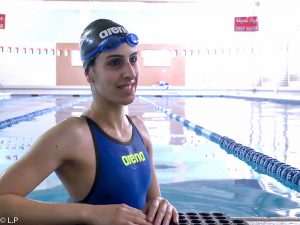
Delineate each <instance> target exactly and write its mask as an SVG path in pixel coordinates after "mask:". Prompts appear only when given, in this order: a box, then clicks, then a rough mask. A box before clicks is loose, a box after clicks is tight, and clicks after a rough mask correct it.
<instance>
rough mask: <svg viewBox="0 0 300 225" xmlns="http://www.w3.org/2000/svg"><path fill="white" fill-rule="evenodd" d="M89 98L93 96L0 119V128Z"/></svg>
mask: <svg viewBox="0 0 300 225" xmlns="http://www.w3.org/2000/svg"><path fill="white" fill-rule="evenodd" d="M89 99H91V98H90V97H88V98H79V99H77V100H75V101H72V102H70V103H66V104H62V105H57V106H53V107H50V108H46V109H42V110H37V111H34V112H31V113H27V114H25V115H22V116H17V117H13V118H9V119H6V120H3V121H0V130H1V129H5V128H7V127H11V126H13V125H15V124H18V123H20V122H24V121H30V120H33V119H34V118H35V117H36V116H41V115H44V114H46V113H49V112H53V111H59V110H62V109H65V108H69V107H71V106H73V105H75V104H78V103H80V102H84V101H88V100H89Z"/></svg>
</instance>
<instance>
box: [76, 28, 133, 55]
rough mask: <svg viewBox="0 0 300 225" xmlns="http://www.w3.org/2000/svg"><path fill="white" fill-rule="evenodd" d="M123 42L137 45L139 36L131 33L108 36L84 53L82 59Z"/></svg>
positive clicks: (113, 47)
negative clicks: (94, 47)
mask: <svg viewBox="0 0 300 225" xmlns="http://www.w3.org/2000/svg"><path fill="white" fill-rule="evenodd" d="M125 42H126V43H127V44H129V45H130V46H132V47H133V46H136V45H138V43H139V38H138V36H137V35H136V34H132V33H130V34H127V35H126V36H122V37H120V36H116V35H112V36H109V37H107V38H105V39H104V40H103V41H102V42H101V43H100V44H99V45H98V47H97V48H96V49H95V50H93V51H92V52H90V53H88V54H86V55H85V56H84V57H83V59H82V60H83V61H85V60H87V59H91V58H94V57H95V56H97V55H98V54H99V53H101V52H105V51H109V50H112V49H115V48H118V47H119V46H120V45H121V44H123V43H125Z"/></svg>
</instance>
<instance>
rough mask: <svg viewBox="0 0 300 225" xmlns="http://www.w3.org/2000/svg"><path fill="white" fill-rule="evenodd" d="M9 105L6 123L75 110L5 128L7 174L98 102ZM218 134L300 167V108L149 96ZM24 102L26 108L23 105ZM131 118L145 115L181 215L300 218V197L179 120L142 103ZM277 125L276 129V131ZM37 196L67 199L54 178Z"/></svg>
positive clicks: (0, 134) (165, 184)
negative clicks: (46, 135)
mask: <svg viewBox="0 0 300 225" xmlns="http://www.w3.org/2000/svg"><path fill="white" fill-rule="evenodd" d="M18 98H19V99H18V101H14V98H13V99H11V100H6V101H3V102H2V103H1V107H0V108H1V110H0V121H3V120H5V119H7V118H12V117H16V116H21V115H22V114H26V113H28V112H32V111H36V110H41V109H43V108H47V107H53V106H56V105H64V104H69V103H71V104H70V106H69V107H66V108H61V109H60V110H57V111H52V112H49V113H45V114H43V115H41V116H36V117H35V118H34V119H33V120H30V121H25V122H20V123H18V124H15V125H13V126H11V127H6V128H5V129H1V130H0V173H1V172H4V171H5V170H6V169H7V167H8V166H10V165H11V164H13V163H14V162H15V161H16V160H18V159H19V158H20V157H22V155H23V154H25V153H26V151H27V150H28V149H29V148H30V146H31V145H32V143H33V142H34V141H35V139H36V138H37V137H38V136H39V135H40V134H41V133H43V132H44V131H46V130H47V129H48V128H50V127H51V126H53V125H55V124H56V123H59V122H60V121H62V120H63V119H65V118H67V117H68V116H78V115H80V113H81V112H83V111H84V110H85V109H86V108H87V107H88V106H89V104H90V99H86V100H84V101H77V100H78V98H75V97H71V96H40V97H30V98H26V97H18ZM147 99H149V100H150V101H153V102H154V103H156V104H158V105H160V106H162V107H164V108H168V109H170V110H171V111H172V112H174V113H176V114H178V115H180V116H183V117H185V118H187V119H189V120H190V121H192V122H194V123H196V124H199V125H200V126H203V127H205V128H207V129H209V130H211V131H213V132H216V133H218V134H221V135H226V136H228V137H230V138H233V139H234V140H236V141H239V142H241V143H243V144H245V145H247V146H250V147H253V148H255V149H256V150H258V151H261V152H263V153H264V154H268V155H270V156H272V157H274V158H277V159H278V160H280V161H283V162H286V163H288V164H290V165H293V166H295V167H297V168H300V165H299V161H300V160H299V154H300V153H299V152H297V151H296V147H297V146H299V145H298V143H299V141H298V140H297V135H296V134H297V130H299V125H300V124H299V122H298V121H300V120H299V119H300V118H299V117H300V113H299V111H300V107H299V105H283V104H277V103H276V104H275V103H270V102H262V101H257V102H256V101H245V100H237V99H225V98H191V97H185V98H184V97H176V98H175V97H163V98H158V97H147ZM20 102H21V103H20ZM128 114H130V115H138V116H140V117H141V118H142V119H143V120H144V122H145V125H146V127H147V128H148V130H149V133H150V136H151V139H152V142H153V149H154V162H155V167H156V171H157V176H158V179H159V182H160V186H161V191H162V195H163V196H164V197H166V198H167V199H168V200H169V201H170V202H172V203H173V204H174V205H175V206H176V208H177V209H178V211H181V212H188V211H197V212H199V211H202V212H212V211H213V212H224V213H227V214H228V215H229V216H245V217H246V216H260V217H271V216H272V217H300V194H299V193H298V192H295V191H293V190H290V189H289V188H287V187H285V186H283V185H282V184H280V183H279V182H277V181H276V180H275V179H273V178H271V177H268V176H266V175H262V174H258V173H256V172H255V171H254V170H253V169H251V168H250V167H249V166H248V165H246V164H245V163H244V162H242V161H240V160H239V159H237V158H235V157H234V156H232V155H228V154H227V153H226V152H225V151H224V150H222V149H220V148H219V147H218V146H217V145H216V144H214V143H212V142H210V141H208V140H206V139H205V138H203V137H200V136H197V135H196V134H195V133H194V132H193V131H191V130H188V129H186V128H184V127H182V125H180V124H179V123H178V122H176V121H171V120H170V119H168V118H167V117H166V115H164V114H163V113H161V112H158V111H156V110H155V109H154V107H153V105H151V104H149V103H147V102H145V101H143V100H142V99H140V98H136V100H135V102H134V103H133V104H131V105H130V106H129V107H128ZM270 126H271V127H270ZM28 197H29V198H32V199H36V200H40V201H47V202H67V201H68V200H69V197H68V194H67V192H66V190H65V189H64V187H63V186H62V185H61V183H60V181H59V179H58V178H57V176H56V175H55V174H54V173H53V174H51V175H50V176H49V177H48V178H47V179H45V180H44V181H43V182H42V183H41V184H40V185H39V186H38V187H37V188H36V189H35V190H34V191H33V192H32V193H31V194H29V196H28Z"/></svg>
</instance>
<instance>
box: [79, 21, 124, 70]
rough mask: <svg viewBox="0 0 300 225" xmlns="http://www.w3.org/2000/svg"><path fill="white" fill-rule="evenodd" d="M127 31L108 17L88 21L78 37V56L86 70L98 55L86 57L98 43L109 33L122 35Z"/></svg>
mask: <svg viewBox="0 0 300 225" xmlns="http://www.w3.org/2000/svg"><path fill="white" fill-rule="evenodd" d="M127 33H128V31H127V30H126V29H125V28H124V27H123V26H122V25H120V24H118V23H115V22H113V21H111V20H108V19H98V20H95V21H93V22H92V23H90V24H89V25H88V26H87V27H86V28H85V29H84V30H83V32H82V34H81V37H80V56H81V60H82V62H83V68H84V70H85V71H86V70H87V68H88V67H89V66H90V64H91V63H92V62H93V60H94V59H95V58H96V57H97V56H98V55H96V56H92V57H90V58H89V57H88V58H87V57H86V55H88V54H89V53H90V52H92V51H93V50H95V49H96V48H97V47H98V45H99V44H100V43H101V42H102V41H103V40H104V39H105V38H107V37H109V36H110V35H118V36H124V35H126V34H127Z"/></svg>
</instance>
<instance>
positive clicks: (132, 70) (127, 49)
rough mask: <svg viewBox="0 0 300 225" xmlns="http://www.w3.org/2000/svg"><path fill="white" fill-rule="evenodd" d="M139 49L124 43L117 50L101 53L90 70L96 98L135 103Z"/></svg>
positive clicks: (120, 102) (122, 103)
mask: <svg viewBox="0 0 300 225" xmlns="http://www.w3.org/2000/svg"><path fill="white" fill-rule="evenodd" d="M137 60H138V51H137V47H131V46H129V45H128V44H126V43H124V44H122V45H120V47H118V48H117V49H114V50H111V51H107V52H103V53H101V54H100V55H99V56H98V57H97V59H96V60H95V63H94V65H92V66H91V67H90V68H89V75H90V76H92V78H93V82H92V86H94V87H93V88H94V91H95V93H94V94H96V96H97V97H98V98H99V97H100V98H102V99H103V100H106V101H109V102H112V103H116V104H120V105H128V104H130V103H131V102H133V100H134V98H135V92H136V87H137V82H138V76H139V67H138V61H137Z"/></svg>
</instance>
